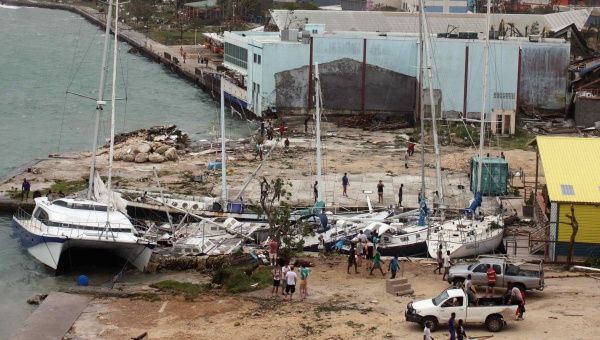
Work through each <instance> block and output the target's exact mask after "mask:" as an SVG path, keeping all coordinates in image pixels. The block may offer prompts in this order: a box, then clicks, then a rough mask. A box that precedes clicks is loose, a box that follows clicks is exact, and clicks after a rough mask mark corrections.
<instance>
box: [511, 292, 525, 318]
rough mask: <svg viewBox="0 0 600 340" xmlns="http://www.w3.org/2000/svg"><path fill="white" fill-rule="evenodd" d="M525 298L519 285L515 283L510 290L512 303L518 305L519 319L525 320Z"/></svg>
mask: <svg viewBox="0 0 600 340" xmlns="http://www.w3.org/2000/svg"><path fill="white" fill-rule="evenodd" d="M524 301H525V300H524V299H523V294H522V293H521V290H520V289H519V287H517V285H515V284H513V285H512V288H511V290H510V303H509V304H511V305H518V307H517V312H518V314H519V315H518V316H517V317H516V319H517V320H523V313H525V302H524Z"/></svg>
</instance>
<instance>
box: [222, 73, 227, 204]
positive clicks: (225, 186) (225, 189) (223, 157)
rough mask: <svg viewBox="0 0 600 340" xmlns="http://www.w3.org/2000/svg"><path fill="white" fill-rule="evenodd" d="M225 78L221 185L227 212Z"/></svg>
mask: <svg viewBox="0 0 600 340" xmlns="http://www.w3.org/2000/svg"><path fill="white" fill-rule="evenodd" d="M225 143H226V142H225V77H224V76H221V185H222V186H223V187H222V190H223V193H222V197H221V199H222V200H223V211H225V210H227V154H226V152H225V151H226V149H225V147H226V145H225Z"/></svg>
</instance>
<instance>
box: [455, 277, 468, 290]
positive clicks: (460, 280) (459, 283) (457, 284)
mask: <svg viewBox="0 0 600 340" xmlns="http://www.w3.org/2000/svg"><path fill="white" fill-rule="evenodd" d="M464 282H465V279H463V278H460V277H457V278H455V279H454V280H453V281H452V284H453V285H454V287H455V288H462V286H463V283H464Z"/></svg>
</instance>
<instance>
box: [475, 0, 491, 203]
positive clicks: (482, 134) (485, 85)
mask: <svg viewBox="0 0 600 340" xmlns="http://www.w3.org/2000/svg"><path fill="white" fill-rule="evenodd" d="M486 7H487V11H486V14H485V32H484V33H485V45H484V47H483V88H482V92H481V117H480V120H481V121H480V125H479V164H478V167H477V192H478V193H479V194H481V173H482V170H483V147H484V144H485V143H484V140H485V138H484V137H485V109H486V104H487V103H486V99H487V90H488V89H487V88H488V72H489V70H488V69H489V58H490V7H491V4H490V0H487V6H486Z"/></svg>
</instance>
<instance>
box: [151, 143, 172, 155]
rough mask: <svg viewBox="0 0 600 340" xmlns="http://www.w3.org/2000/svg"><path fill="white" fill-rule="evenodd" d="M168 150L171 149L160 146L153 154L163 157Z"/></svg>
mask: <svg viewBox="0 0 600 340" xmlns="http://www.w3.org/2000/svg"><path fill="white" fill-rule="evenodd" d="M170 148H171V147H170V146H168V145H161V146H159V147H158V148H156V149H155V150H154V152H156V153H158V154H161V155H164V154H165V152H167V150H169V149H170Z"/></svg>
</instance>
